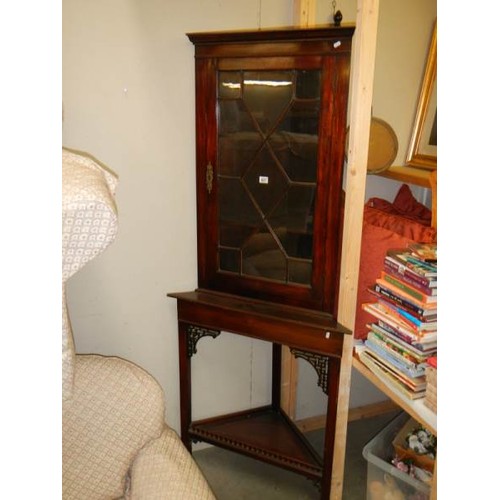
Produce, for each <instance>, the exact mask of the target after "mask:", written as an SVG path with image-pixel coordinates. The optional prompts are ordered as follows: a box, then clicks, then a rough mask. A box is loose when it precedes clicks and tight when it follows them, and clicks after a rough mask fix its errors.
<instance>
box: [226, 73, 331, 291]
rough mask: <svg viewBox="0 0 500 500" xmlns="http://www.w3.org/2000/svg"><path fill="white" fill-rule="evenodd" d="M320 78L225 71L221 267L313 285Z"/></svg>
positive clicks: (300, 74) (254, 275)
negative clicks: (313, 235)
mask: <svg viewBox="0 0 500 500" xmlns="http://www.w3.org/2000/svg"><path fill="white" fill-rule="evenodd" d="M320 79H321V75H320V72H319V71H316V70H314V71H246V72H242V73H240V72H235V71H227V72H220V74H219V100H218V121H219V129H218V132H219V134H218V151H219V159H218V160H219V161H218V168H217V173H218V182H219V189H218V197H219V199H218V201H219V265H220V269H222V270H225V271H228V272H233V273H236V274H240V275H243V276H253V277H262V278H266V279H272V280H278V281H281V282H291V283H296V284H301V285H310V280H311V271H312V255H313V251H312V227H313V221H314V203H315V194H316V168H317V165H316V164H317V147H318V124H319V114H320V109H321V103H320Z"/></svg>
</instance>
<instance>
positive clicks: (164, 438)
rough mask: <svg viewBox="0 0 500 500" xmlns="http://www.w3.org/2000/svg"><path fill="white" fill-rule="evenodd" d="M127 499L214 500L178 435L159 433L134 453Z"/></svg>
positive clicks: (167, 428) (169, 432)
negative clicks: (157, 436)
mask: <svg viewBox="0 0 500 500" xmlns="http://www.w3.org/2000/svg"><path fill="white" fill-rule="evenodd" d="M126 498H127V499H130V500H165V499H169V500H215V495H214V494H213V492H212V490H211V489H210V486H209V485H208V483H207V481H206V480H205V478H204V477H203V475H202V473H201V471H200V470H199V469H198V467H197V465H196V463H195V462H194V460H193V458H192V457H191V455H190V454H189V452H188V451H187V450H186V448H185V447H184V445H183V444H182V441H181V440H180V438H179V436H178V435H177V434H176V433H175V431H173V430H172V429H170V428H169V427H167V426H165V429H164V431H163V433H162V435H161V436H160V437H159V438H157V439H155V440H153V441H151V442H150V443H148V444H147V445H146V446H145V447H144V448H143V449H142V450H141V451H140V452H139V453H138V455H137V457H136V459H135V460H134V462H133V464H132V468H131V471H130V488H129V491H128V493H127V495H126Z"/></svg>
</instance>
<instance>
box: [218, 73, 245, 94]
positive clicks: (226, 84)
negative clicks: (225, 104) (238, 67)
mask: <svg viewBox="0 0 500 500" xmlns="http://www.w3.org/2000/svg"><path fill="white" fill-rule="evenodd" d="M239 97H241V73H240V72H239V71H221V72H220V73H219V99H226V98H227V99H238V98H239Z"/></svg>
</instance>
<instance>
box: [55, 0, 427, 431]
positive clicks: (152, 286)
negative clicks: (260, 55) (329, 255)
mask: <svg viewBox="0 0 500 500" xmlns="http://www.w3.org/2000/svg"><path fill="white" fill-rule="evenodd" d="M424 4H425V5H427V4H432V5H434V9H435V3H434V0H433V1H431V0H425V1H424V0H407V1H405V2H399V1H398V0H381V14H380V20H381V28H380V30H379V32H380V39H381V46H382V47H385V49H384V50H387V51H388V52H389V51H393V50H394V49H395V48H397V49H398V50H397V51H395V53H394V54H393V55H384V57H382V56H380V57H379V58H378V59H377V78H376V82H375V84H376V88H375V99H374V114H375V115H376V116H379V117H381V118H383V119H385V120H387V121H389V122H390V123H391V124H393V126H394V127H395V128H397V129H398V130H397V132H398V134H401V135H400V136H399V140H400V147H403V144H404V143H407V136H408V135H409V132H408V130H407V129H408V127H410V126H411V125H410V124H411V121H412V119H413V118H412V116H413V109H409V108H408V106H409V107H410V108H412V107H413V106H414V100H415V99H416V97H415V96H416V94H417V93H418V86H419V81H420V75H417V76H415V74H414V73H413V72H410V71H409V70H408V66H409V65H410V64H409V63H410V62H411V63H413V62H414V60H422V61H423V58H424V57H425V50H426V44H427V35H428V34H429V35H430V27H429V28H427V26H426V27H425V29H424V28H422V27H421V25H420V23H424V19H423V18H421V17H419V13H420V11H421V10H422V9H423V7H422V6H423V5H424ZM337 5H338V7H340V8H341V9H342V11H343V12H344V19H345V20H346V21H353V20H354V19H355V12H356V8H355V0H349V1H346V0H344V1H342V2H340V1H338V2H337ZM62 7H63V32H62V49H63V67H62V84H63V104H64V123H63V145H65V146H67V147H71V148H75V149H79V150H84V151H87V152H89V153H90V154H92V155H93V156H95V157H97V158H99V159H100V160H101V161H102V162H104V163H106V164H107V165H108V166H109V167H110V168H111V169H112V170H114V171H115V172H116V173H117V174H118V175H119V177H120V181H119V185H118V190H117V203H118V208H119V223H120V226H119V231H118V237H117V239H116V241H115V242H114V243H113V245H112V246H111V247H109V249H107V250H106V252H105V253H104V254H102V255H101V256H100V257H98V258H97V259H96V260H95V261H93V262H92V263H90V264H89V265H88V266H87V267H86V268H84V269H83V270H82V271H80V273H78V274H77V275H76V276H74V277H73V278H72V280H70V283H69V284H68V300H69V308H70V314H71V318H72V324H73V329H74V334H75V342H76V348H77V351H78V352H97V353H102V354H107V355H111V354H112V355H118V356H123V357H125V358H128V359H130V360H132V361H134V362H136V363H138V364H139V365H141V366H143V367H144V368H146V369H147V370H148V371H149V372H150V373H152V374H153V375H154V376H155V377H156V378H157V380H158V381H159V382H160V383H161V385H162V386H163V388H164V390H165V393H166V398H167V420H168V422H169V423H170V424H171V425H172V426H173V427H174V428H176V429H178V428H179V391H178V386H179V380H178V358H177V325H176V304H175V301H174V300H173V299H169V298H167V297H166V294H167V293H168V292H174V291H187V290H191V289H193V288H195V287H196V213H195V182H194V181H195V171H194V159H195V158H194V155H195V142H194V141H195V136H194V134H195V127H194V64H193V63H194V61H193V47H192V45H191V43H190V42H189V40H188V39H187V37H186V36H185V33H186V32H191V31H210V30H219V29H240V28H258V27H268V26H285V25H289V24H291V21H292V17H291V15H292V8H291V7H292V1H291V0H251V1H249V0H169V1H165V0H163V1H162V0H105V1H103V0H63V2H62ZM386 9H388V10H390V12H391V15H389V14H386V13H384V12H385V10H386ZM330 10H331V2H330V1H328V0H318V1H317V19H318V22H319V23H325V22H329V19H328V17H329V16H330ZM424 10H425V9H424ZM427 10H429V9H427ZM427 10H426V12H427ZM415 16H417V17H415ZM426 16H427V17H430V16H429V15H428V14H426ZM427 17H426V19H425V22H427V21H428V19H427ZM412 23H414V24H415V27H414V28H413V29H409V28H408V25H411V24H412ZM429 26H430V25H429ZM396 28H397V29H396ZM386 31H387V32H388V34H387V35H384V36H383V33H385V32H386ZM408 34H411V35H412V36H415V38H418V39H419V42H418V43H416V42H415V43H414V42H411V43H409V42H408V43H406V42H405V43H399V42H398V43H395V42H394V39H395V38H398V37H402V36H403V37H405V36H406V35H408ZM417 35H418V36H417ZM385 37H387V39H386V38H385ZM403 39H404V40H406V38H403ZM420 39H422V40H420ZM384 40H386V41H385V42H383V41H384ZM382 42H383V43H382ZM405 47H406V48H408V49H411V51H410V50H409V51H408V52H407V51H405V50H403V49H404V48H405ZM422 64H423V62H422ZM382 66H383V67H382ZM393 66H396V67H395V68H393ZM418 71H420V70H418ZM389 83H390V84H391V85H396V87H395V88H393V89H392V90H387V91H386V85H388V84H389ZM408 92H409V95H407V94H408ZM399 94H404V95H406V98H405V99H403V97H401V98H399V97H398V100H397V101H395V98H396V97H395V96H399ZM402 101H404V102H402ZM405 148H406V146H404V148H403V149H405ZM401 154H404V152H403V153H401ZM399 185H400V184H399V183H394V182H392V181H387V180H384V179H381V178H376V177H375V176H370V178H369V179H368V186H367V194H369V195H370V196H371V195H373V194H374V193H375V194H377V195H378V196H384V197H385V196H386V195H387V197H388V199H392V197H393V195H394V194H395V192H396V191H397V188H398V187H399ZM199 351H200V352H202V354H201V355H197V356H195V357H194V358H193V393H194V401H193V413H194V416H195V418H196V417H200V418H201V417H204V416H208V415H212V414H215V413H220V412H224V411H228V410H233V409H234V410H237V409H241V408H245V407H248V406H257V405H259V404H262V403H265V402H266V401H268V400H269V395H270V388H269V384H268V383H267V382H268V380H269V375H270V363H269V359H270V349H269V346H268V345H267V344H264V343H262V342H258V341H252V340H250V339H245V338H243V337H237V336H231V335H225V334H223V335H221V336H220V337H219V338H218V339H217V340H212V339H211V338H207V339H203V340H202V341H201V342H200V343H199ZM301 366H302V365H301ZM309 368H310V367H308V366H307V365H306V366H305V368H303V369H302V372H303V374H304V375H305V376H304V377H303V378H304V380H303V381H301V385H300V386H299V408H298V416H299V417H304V416H309V415H315V414H319V413H321V412H322V411H323V406H322V405H323V404H324V398H323V396H322V394H321V391H320V389H318V390H317V393H316V392H314V391H310V390H308V389H306V388H305V387H309V384H313V385H314V386H316V379H315V375H314V373H312V372H313V370H312V369H311V370H309ZM309 372H311V373H309ZM311 393H313V395H311ZM380 398H381V395H380V394H379V393H377V392H374V391H373V390H372V388H371V387H370V386H368V385H367V383H366V382H363V381H362V380H360V379H359V378H357V377H356V376H355V377H354V380H353V400H352V401H351V404H352V405H353V406H359V405H360V404H363V402H372V401H373V399H380Z"/></svg>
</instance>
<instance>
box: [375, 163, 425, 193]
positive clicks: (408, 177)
mask: <svg viewBox="0 0 500 500" xmlns="http://www.w3.org/2000/svg"><path fill="white" fill-rule="evenodd" d="M431 172H432V170H426V169H423V168H415V167H408V166H402V167H390V168H388V169H387V170H384V171H383V172H380V173H379V174H376V175H379V176H381V177H385V178H387V179H393V180H395V181H401V182H409V183H411V184H416V185H417V186H422V187H425V188H430V187H431V182H430V175H431Z"/></svg>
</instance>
